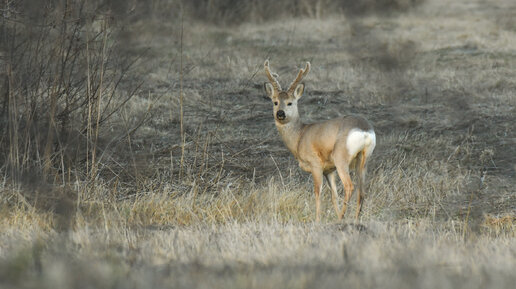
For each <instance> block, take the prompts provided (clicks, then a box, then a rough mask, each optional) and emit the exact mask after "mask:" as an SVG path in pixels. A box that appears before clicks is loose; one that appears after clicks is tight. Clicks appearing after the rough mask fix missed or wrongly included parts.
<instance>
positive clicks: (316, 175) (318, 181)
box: [312, 168, 323, 222]
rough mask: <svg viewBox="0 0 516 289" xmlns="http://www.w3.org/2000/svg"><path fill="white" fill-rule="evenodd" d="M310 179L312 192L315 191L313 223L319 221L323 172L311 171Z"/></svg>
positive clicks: (319, 170) (320, 170)
mask: <svg viewBox="0 0 516 289" xmlns="http://www.w3.org/2000/svg"><path fill="white" fill-rule="evenodd" d="M312 178H313V179H314V191H315V221H316V222H319V221H320V213H321V199H320V195H321V190H322V184H323V171H322V169H316V168H314V169H312Z"/></svg>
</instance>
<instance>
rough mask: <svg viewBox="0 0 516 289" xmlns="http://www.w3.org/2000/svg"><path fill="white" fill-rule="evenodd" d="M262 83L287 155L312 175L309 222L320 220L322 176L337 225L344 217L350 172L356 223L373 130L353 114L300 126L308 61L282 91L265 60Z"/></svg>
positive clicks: (360, 205)
mask: <svg viewBox="0 0 516 289" xmlns="http://www.w3.org/2000/svg"><path fill="white" fill-rule="evenodd" d="M264 69H265V75H266V76H267V78H268V80H269V81H268V82H265V83H264V89H265V93H266V94H267V96H268V97H269V98H270V99H271V100H272V103H273V115H274V121H275V124H276V128H277V129H278V132H279V134H280V136H281V138H282V140H283V142H284V143H285V145H286V147H287V148H288V150H289V151H290V152H291V153H292V154H293V155H294V157H295V158H296V160H297V161H298V162H299V166H300V168H301V169H302V170H304V171H305V172H309V173H311V174H312V178H313V184H314V191H315V212H316V213H315V221H316V222H319V221H320V209H321V201H320V194H321V191H322V186H323V177H324V178H325V179H326V181H327V183H329V186H330V189H331V192H332V196H331V201H332V204H333V208H334V209H335V213H336V214H337V217H338V220H339V221H340V220H342V218H343V217H344V215H345V213H346V209H347V206H348V202H349V200H350V198H351V196H352V194H353V190H354V185H353V182H352V181H351V176H350V170H352V169H354V170H355V171H356V175H357V177H358V194H357V206H356V212H355V219H356V221H358V218H359V215H360V211H361V209H362V199H363V198H364V194H365V191H364V183H365V178H366V165H367V161H368V160H369V158H370V157H371V154H372V153H373V150H374V148H375V146H376V135H375V132H374V129H373V126H372V125H371V124H370V123H369V121H368V120H367V119H365V118H364V117H361V116H357V115H347V116H341V117H338V118H334V119H330V120H326V121H322V122H316V123H311V124H305V123H303V122H302V121H301V119H300V116H299V112H298V100H299V99H300V98H301V96H302V95H303V92H304V89H305V85H304V83H302V82H301V81H302V80H303V79H304V78H305V77H306V75H307V74H308V72H309V71H310V62H306V66H305V68H304V69H300V70H299V73H298V75H297V77H296V78H295V79H294V81H293V82H292V83H291V84H290V86H289V87H288V89H287V90H282V89H281V86H280V83H279V81H278V79H277V78H278V77H279V76H278V75H277V74H275V73H273V72H271V70H270V68H269V60H266V61H265V63H264ZM337 174H338V176H339V178H340V180H341V182H342V184H343V186H344V190H345V196H344V200H343V205H342V209H340V210H339V205H338V204H337V198H338V194H337V185H336V181H335V179H336V175H337Z"/></svg>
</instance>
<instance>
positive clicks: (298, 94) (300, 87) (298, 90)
mask: <svg viewBox="0 0 516 289" xmlns="http://www.w3.org/2000/svg"><path fill="white" fill-rule="evenodd" d="M303 91H305V84H304V83H300V84H298V85H297V86H296V89H295V90H294V97H295V98H296V99H299V98H300V97H301V95H303Z"/></svg>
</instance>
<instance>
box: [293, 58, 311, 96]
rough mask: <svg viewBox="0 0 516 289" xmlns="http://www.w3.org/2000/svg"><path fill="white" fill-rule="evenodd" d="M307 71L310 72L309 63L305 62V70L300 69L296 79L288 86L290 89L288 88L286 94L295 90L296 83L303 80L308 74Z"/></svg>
mask: <svg viewBox="0 0 516 289" xmlns="http://www.w3.org/2000/svg"><path fill="white" fill-rule="evenodd" d="M309 71H310V62H308V61H307V62H306V66H305V69H300V70H299V73H298V74H297V77H296V79H294V81H293V82H292V84H290V87H289V88H288V93H292V92H293V91H294V90H295V89H296V86H297V85H298V83H299V82H300V81H301V80H303V78H305V76H306V75H307V74H308V72H309Z"/></svg>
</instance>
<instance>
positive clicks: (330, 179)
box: [325, 171, 340, 218]
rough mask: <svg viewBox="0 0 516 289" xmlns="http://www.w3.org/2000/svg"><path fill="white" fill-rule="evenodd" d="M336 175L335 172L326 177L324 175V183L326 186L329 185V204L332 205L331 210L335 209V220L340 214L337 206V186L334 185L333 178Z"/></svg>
mask: <svg viewBox="0 0 516 289" xmlns="http://www.w3.org/2000/svg"><path fill="white" fill-rule="evenodd" d="M336 175H337V172H336V171H333V172H331V173H329V174H327V175H325V177H326V181H327V182H328V184H329V185H330V189H331V193H332V194H331V202H332V204H333V208H334V209H335V214H337V218H338V217H339V214H340V210H339V205H338V204H337V196H338V195H337V184H336V183H335V176H336Z"/></svg>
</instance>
